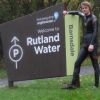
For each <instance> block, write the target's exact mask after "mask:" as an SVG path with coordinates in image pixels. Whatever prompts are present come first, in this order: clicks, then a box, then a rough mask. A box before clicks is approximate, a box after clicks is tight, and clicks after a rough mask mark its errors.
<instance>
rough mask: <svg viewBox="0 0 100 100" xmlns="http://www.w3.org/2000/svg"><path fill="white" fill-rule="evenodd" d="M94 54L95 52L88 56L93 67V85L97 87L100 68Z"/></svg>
mask: <svg viewBox="0 0 100 100" xmlns="http://www.w3.org/2000/svg"><path fill="white" fill-rule="evenodd" d="M94 54H95V52H92V53H90V58H91V61H92V65H93V68H94V75H95V86H96V87H98V86H99V73H100V69H99V64H98V58H97V56H96V55H94Z"/></svg>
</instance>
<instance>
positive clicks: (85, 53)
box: [72, 47, 88, 85]
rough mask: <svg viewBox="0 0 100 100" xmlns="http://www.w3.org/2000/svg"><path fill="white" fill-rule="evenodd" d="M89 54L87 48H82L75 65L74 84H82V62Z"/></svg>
mask: <svg viewBox="0 0 100 100" xmlns="http://www.w3.org/2000/svg"><path fill="white" fill-rule="evenodd" d="M87 56H88V51H87V49H86V48H84V47H83V48H82V49H81V50H80V53H79V56H78V58H77V60H76V62H75V65H74V72H73V79H72V84H73V85H77V84H80V81H79V73H80V67H81V64H82V62H83V61H84V60H85V58H86V57H87Z"/></svg>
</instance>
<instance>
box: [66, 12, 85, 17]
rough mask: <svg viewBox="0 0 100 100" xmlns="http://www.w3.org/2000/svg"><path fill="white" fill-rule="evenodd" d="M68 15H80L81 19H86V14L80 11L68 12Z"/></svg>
mask: <svg viewBox="0 0 100 100" xmlns="http://www.w3.org/2000/svg"><path fill="white" fill-rule="evenodd" d="M68 14H72V15H79V16H81V17H84V14H83V13H82V12H80V11H68Z"/></svg>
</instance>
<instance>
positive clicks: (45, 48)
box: [27, 33, 60, 54]
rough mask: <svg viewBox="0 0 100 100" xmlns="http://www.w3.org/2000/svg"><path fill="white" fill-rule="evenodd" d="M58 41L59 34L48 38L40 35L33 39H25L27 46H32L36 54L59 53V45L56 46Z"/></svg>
mask: <svg viewBox="0 0 100 100" xmlns="http://www.w3.org/2000/svg"><path fill="white" fill-rule="evenodd" d="M59 41H60V36H59V33H57V34H56V35H50V36H43V35H40V36H37V37H35V38H32V37H27V46H34V51H35V53H36V54H48V53H53V52H59V51H60V44H57V43H58V42H59ZM51 44H52V45H51Z"/></svg>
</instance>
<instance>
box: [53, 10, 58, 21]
mask: <svg viewBox="0 0 100 100" xmlns="http://www.w3.org/2000/svg"><path fill="white" fill-rule="evenodd" d="M53 16H54V18H55V21H56V20H57V19H58V18H59V13H58V12H57V11H56V12H54V14H53Z"/></svg>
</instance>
